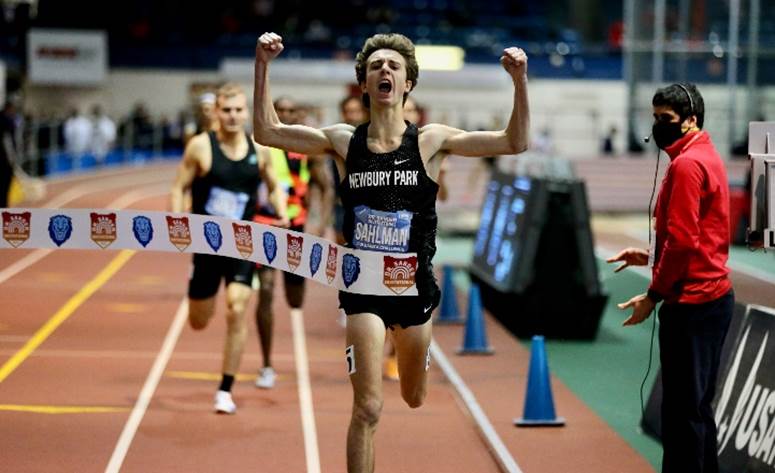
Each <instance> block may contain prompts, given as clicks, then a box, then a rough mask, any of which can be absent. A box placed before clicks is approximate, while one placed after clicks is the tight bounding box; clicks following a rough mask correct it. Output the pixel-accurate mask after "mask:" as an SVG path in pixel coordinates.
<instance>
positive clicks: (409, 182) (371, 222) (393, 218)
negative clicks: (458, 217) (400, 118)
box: [339, 122, 440, 328]
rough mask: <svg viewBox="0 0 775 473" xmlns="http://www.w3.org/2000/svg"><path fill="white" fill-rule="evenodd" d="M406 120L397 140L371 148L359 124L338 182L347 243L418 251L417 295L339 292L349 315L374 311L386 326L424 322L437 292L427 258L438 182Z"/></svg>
mask: <svg viewBox="0 0 775 473" xmlns="http://www.w3.org/2000/svg"><path fill="white" fill-rule="evenodd" d="M406 123H407V128H406V131H405V132H404V135H403V137H402V140H401V145H400V146H399V147H398V148H397V149H395V150H394V151H391V152H389V153H373V152H371V151H370V150H369V149H368V146H367V144H366V137H367V132H368V127H369V124H368V123H365V124H363V125H360V126H359V127H358V128H357V129H356V130H355V133H354V134H353V137H352V139H351V140H350V146H349V148H348V150H347V158H346V160H345V168H346V173H345V177H344V180H343V181H342V182H341V183H340V185H339V188H340V194H341V196H342V205H343V207H344V210H345V216H344V237H345V239H346V240H347V245H348V246H349V247H351V248H357V249H361V250H371V251H385V252H391V253H417V273H416V274H415V280H416V282H417V290H418V293H419V294H418V296H372V295H363V294H353V293H349V292H344V291H340V292H339V306H340V307H341V308H342V309H344V311H345V313H346V314H347V315H352V314H359V313H372V314H375V315H378V316H379V317H380V318H381V319H382V320H383V322H384V323H385V326H386V327H391V326H393V325H395V324H398V325H400V326H402V327H404V328H406V327H409V326H412V325H422V324H424V323H425V322H427V321H428V319H429V318H430V317H431V313H432V312H433V309H434V308H435V307H436V306H437V305H438V303H439V298H440V291H439V287H438V285H437V284H436V279H435V277H434V275H433V266H432V265H431V259H433V255H434V254H435V253H436V224H437V217H436V194H437V192H438V190H439V186H438V185H437V184H436V182H434V181H433V179H431V178H430V177H429V176H428V174H427V173H426V172H425V166H424V164H423V162H422V158H421V157H420V148H419V145H418V131H417V127H416V126H415V125H414V124H410V123H409V122H406Z"/></svg>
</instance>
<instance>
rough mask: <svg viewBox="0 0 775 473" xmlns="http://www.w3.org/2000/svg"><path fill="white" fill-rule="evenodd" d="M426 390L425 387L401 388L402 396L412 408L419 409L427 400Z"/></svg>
mask: <svg viewBox="0 0 775 473" xmlns="http://www.w3.org/2000/svg"><path fill="white" fill-rule="evenodd" d="M425 394H426V391H425V389H423V388H416V389H405V388H401V397H402V398H403V399H404V401H405V402H406V404H407V405H408V406H409V407H411V408H412V409H417V408H418V407H420V406H422V405H423V402H425Z"/></svg>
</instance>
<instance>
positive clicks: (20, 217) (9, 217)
mask: <svg viewBox="0 0 775 473" xmlns="http://www.w3.org/2000/svg"><path fill="white" fill-rule="evenodd" d="M31 221H32V214H31V213H30V212H22V213H11V212H3V238H4V239H5V241H7V242H8V244H9V245H11V246H13V247H14V248H18V247H19V246H21V245H22V244H23V243H24V242H25V241H27V240H28V239H29V238H30V222H31Z"/></svg>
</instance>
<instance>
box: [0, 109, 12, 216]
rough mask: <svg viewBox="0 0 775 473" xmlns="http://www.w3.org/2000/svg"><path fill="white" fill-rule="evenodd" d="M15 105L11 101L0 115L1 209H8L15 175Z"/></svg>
mask: <svg viewBox="0 0 775 473" xmlns="http://www.w3.org/2000/svg"><path fill="white" fill-rule="evenodd" d="M13 110H14V105H13V104H12V103H11V102H10V101H9V102H6V104H5V106H4V107H3V110H2V113H0V208H3V207H8V192H9V190H10V188H11V180H12V179H13V174H14V166H15V164H16V163H15V162H14V158H15V156H14V154H13V146H12V136H13V128H12V123H13V120H12V117H11V114H12V113H13Z"/></svg>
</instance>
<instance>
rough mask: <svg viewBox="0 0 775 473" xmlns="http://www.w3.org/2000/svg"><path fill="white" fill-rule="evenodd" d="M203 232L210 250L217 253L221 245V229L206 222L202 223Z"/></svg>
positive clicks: (214, 224) (215, 224) (212, 223)
mask: <svg viewBox="0 0 775 473" xmlns="http://www.w3.org/2000/svg"><path fill="white" fill-rule="evenodd" d="M204 230H205V240H207V244H208V245H210V248H212V249H213V251H215V252H216V253H217V252H218V250H220V249H221V244H222V243H223V235H222V234H221V227H220V226H219V225H218V224H217V223H215V222H213V221H211V220H208V221H206V222H205V223H204Z"/></svg>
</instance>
